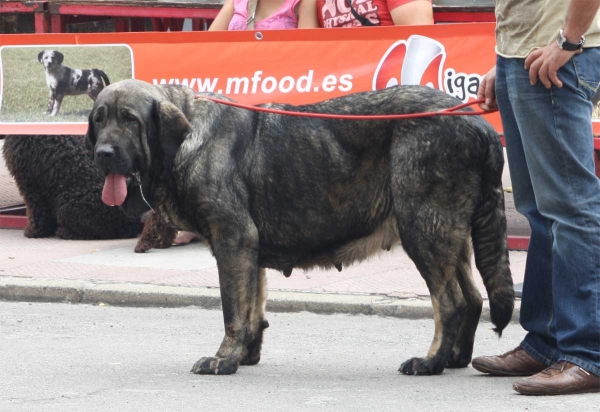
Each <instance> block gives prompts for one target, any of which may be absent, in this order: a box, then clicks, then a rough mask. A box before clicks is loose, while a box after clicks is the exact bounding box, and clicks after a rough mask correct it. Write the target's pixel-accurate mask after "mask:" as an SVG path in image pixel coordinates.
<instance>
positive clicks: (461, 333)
mask: <svg viewBox="0 0 600 412" xmlns="http://www.w3.org/2000/svg"><path fill="white" fill-rule="evenodd" d="M471 252H472V249H471V243H470V242H469V240H466V241H465V243H464V247H463V250H462V253H461V255H460V258H459V262H458V264H457V265H456V275H457V278H458V284H459V285H460V289H461V291H462V294H463V296H464V298H465V300H466V302H467V310H466V312H465V314H464V315H463V318H462V323H461V325H460V329H459V330H458V337H457V338H456V342H455V343H454V347H453V348H452V357H451V358H450V359H449V360H448V362H447V363H446V367H448V368H466V367H467V365H469V363H470V362H471V357H472V355H473V343H474V341H475V331H476V330H477V325H478V324H479V317H480V316H481V309H482V306H483V299H482V298H481V294H480V293H479V290H478V289H477V286H476V285H475V282H474V281H473V274H472V271H471Z"/></svg>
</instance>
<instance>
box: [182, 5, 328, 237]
mask: <svg viewBox="0 0 600 412" xmlns="http://www.w3.org/2000/svg"><path fill="white" fill-rule="evenodd" d="M311 1H313V2H311ZM248 4H249V0H225V3H224V4H223V7H222V8H221V10H220V11H219V14H217V17H215V19H214V20H213V22H212V24H211V25H210V27H209V29H208V30H209V31H216V30H248V21H249V19H248V14H249V13H248ZM315 10H316V6H315V3H314V0H258V1H257V2H256V10H255V12H254V19H253V25H254V27H253V29H255V30H283V29H296V28H314V27H319V26H318V22H317V17H316V13H315ZM196 239H198V235H197V234H195V233H193V232H187V231H181V232H179V233H178V234H177V237H176V238H175V240H174V241H173V244H174V245H177V246H180V245H185V244H188V243H190V242H193V241H194V240H196Z"/></svg>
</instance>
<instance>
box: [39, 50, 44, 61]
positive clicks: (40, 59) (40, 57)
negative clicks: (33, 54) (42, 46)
mask: <svg viewBox="0 0 600 412" xmlns="http://www.w3.org/2000/svg"><path fill="white" fill-rule="evenodd" d="M42 57H44V52H43V51H41V52H39V53H38V61H39V62H40V63H44V62H43V61H42Z"/></svg>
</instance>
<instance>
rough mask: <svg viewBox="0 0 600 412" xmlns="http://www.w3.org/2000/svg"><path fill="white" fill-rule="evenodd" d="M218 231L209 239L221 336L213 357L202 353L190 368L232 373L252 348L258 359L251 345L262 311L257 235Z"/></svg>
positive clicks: (262, 314)
mask: <svg viewBox="0 0 600 412" xmlns="http://www.w3.org/2000/svg"><path fill="white" fill-rule="evenodd" d="M219 232H220V234H221V236H222V238H221V239H220V240H219V239H214V238H213V239H211V244H212V248H213V252H214V254H215V258H216V259H217V267H218V269H219V285H220V288H221V304H222V306H223V320H224V323H225V337H224V338H223V342H222V343H221V347H220V348H219V350H218V351H217V353H216V355H215V356H214V357H204V358H202V359H200V360H199V361H198V362H196V364H195V365H194V366H193V367H192V372H193V373H197V374H215V375H229V374H233V373H235V372H236V371H237V369H238V366H239V365H240V363H242V361H243V360H244V361H246V360H247V359H246V358H248V356H249V350H252V349H254V350H252V351H253V352H254V353H252V355H251V356H252V357H253V360H255V361H254V362H253V363H256V362H258V359H260V345H258V348H254V346H256V345H254V346H253V343H256V337H257V336H256V335H257V333H260V338H261V340H262V329H261V330H260V332H259V331H258V328H259V321H258V317H259V316H260V317H261V318H262V319H263V320H264V311H263V310H262V309H261V308H259V307H258V299H257V298H258V295H259V268H258V235H257V234H255V235H251V234H248V233H245V234H242V235H240V234H234V233H232V232H231V231H228V230H225V231H219ZM263 329H264V328H263ZM256 352H258V353H256ZM257 356H258V358H257ZM244 363H245V364H250V363H251V362H244Z"/></svg>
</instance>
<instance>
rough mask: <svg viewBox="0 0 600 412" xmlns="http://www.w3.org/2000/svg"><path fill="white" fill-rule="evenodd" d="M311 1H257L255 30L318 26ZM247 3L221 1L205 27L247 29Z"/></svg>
mask: <svg viewBox="0 0 600 412" xmlns="http://www.w3.org/2000/svg"><path fill="white" fill-rule="evenodd" d="M311 1H314V0H308V1H307V0H258V1H257V3H256V10H255V14H254V29H255V30H281V29H297V28H299V29H302V28H313V27H318V25H317V23H316V16H315V11H314V10H315V6H314V3H311ZM248 3H249V0H225V3H224V4H223V7H222V8H221V10H220V11H219V14H217V17H215V20H214V21H213V22H212V24H211V25H210V27H209V29H208V30H209V31H214V30H248V23H247V22H248Z"/></svg>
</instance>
